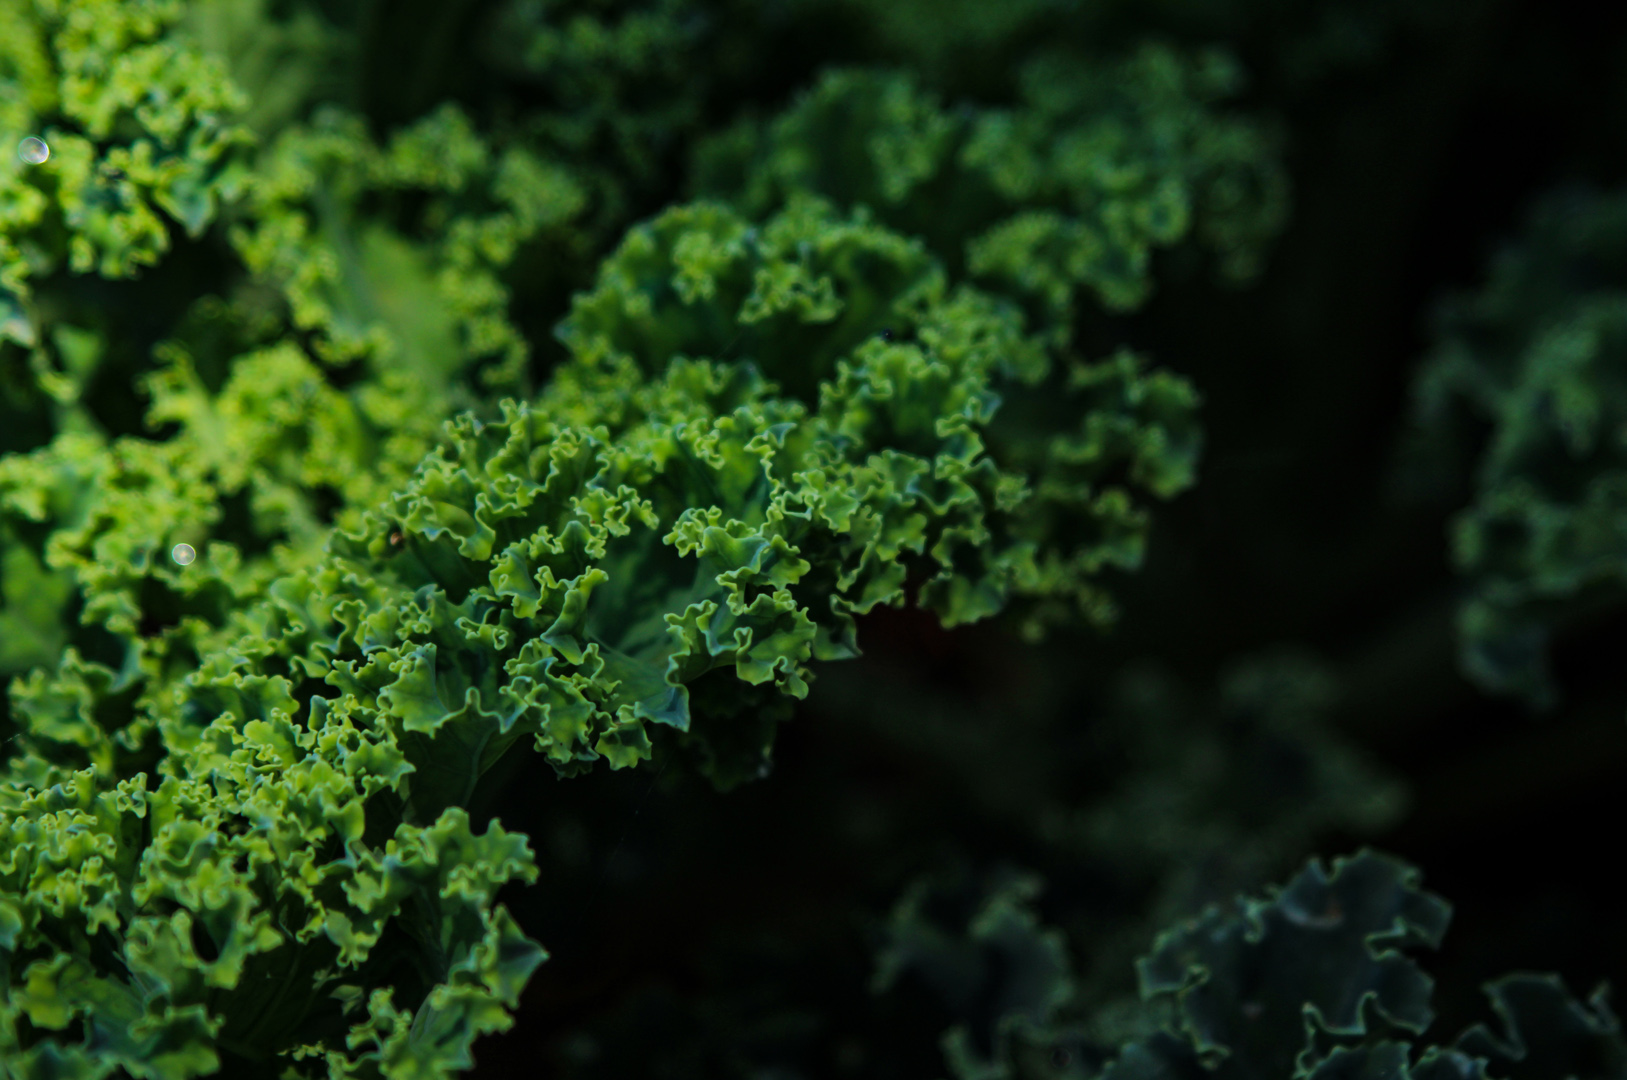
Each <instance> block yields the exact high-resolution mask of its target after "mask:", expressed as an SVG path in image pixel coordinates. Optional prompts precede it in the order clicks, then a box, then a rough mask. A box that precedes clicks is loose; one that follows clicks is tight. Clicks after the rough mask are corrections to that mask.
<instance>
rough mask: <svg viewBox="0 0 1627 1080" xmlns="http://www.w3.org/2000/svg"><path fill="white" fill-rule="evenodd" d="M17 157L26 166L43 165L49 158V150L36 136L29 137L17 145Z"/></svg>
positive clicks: (42, 140)
mask: <svg viewBox="0 0 1627 1080" xmlns="http://www.w3.org/2000/svg"><path fill="white" fill-rule="evenodd" d="M17 156H18V157H19V158H21V159H22V160H23V163H24V164H26V165H43V164H45V160H46V159H47V158H49V157H50V156H51V148H50V147H49V146H46V145H45V140H44V139H42V138H40V137H39V136H38V135H30V136H28V138H26V139H24V140H23V141H22V142H20V143H18V144H17Z"/></svg>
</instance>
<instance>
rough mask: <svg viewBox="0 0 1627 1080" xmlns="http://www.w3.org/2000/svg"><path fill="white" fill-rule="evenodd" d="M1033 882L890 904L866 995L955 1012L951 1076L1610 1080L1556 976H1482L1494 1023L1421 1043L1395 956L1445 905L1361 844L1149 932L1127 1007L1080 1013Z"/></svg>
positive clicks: (1612, 1074) (1621, 1060)
mask: <svg viewBox="0 0 1627 1080" xmlns="http://www.w3.org/2000/svg"><path fill="white" fill-rule="evenodd" d="M1039 891H1040V883H1039V881H1038V880H1037V879H1036V878H1034V877H1032V876H1030V875H1022V874H1013V873H1010V872H1007V873H1004V874H1000V875H997V876H995V877H994V878H991V879H990V880H988V881H986V882H983V883H981V884H977V883H972V882H966V881H960V882H952V881H937V880H926V879H923V880H921V881H919V882H917V883H916V885H915V886H914V887H913V888H912V889H911V890H910V891H909V892H908V893H907V894H906V895H905V897H904V898H903V899H902V900H901V901H900V902H899V904H898V906H897V907H896V908H895V909H894V911H893V915H892V918H891V920H890V922H889V924H888V928H887V931H886V935H885V938H886V940H885V946H884V948H883V950H882V953H881V956H880V963H879V965H878V968H877V971H876V979H875V988H876V989H877V990H881V991H885V990H889V989H891V988H892V987H894V986H896V985H898V984H899V983H900V982H901V981H903V980H912V981H918V982H919V983H921V984H922V985H924V986H925V987H927V988H928V989H929V990H930V991H931V992H932V993H933V994H934V995H936V996H937V998H938V999H939V1000H941V1001H942V1002H943V1003H944V1005H945V1007H946V1008H947V1010H948V1011H949V1012H950V1013H951V1014H953V1015H954V1016H956V1017H957V1018H958V1019H957V1021H956V1023H955V1024H954V1025H953V1026H952V1027H951V1028H950V1029H949V1030H948V1031H946V1032H945V1034H944V1038H943V1049H944V1055H945V1060H946V1061H947V1062H948V1063H949V1065H950V1069H951V1072H952V1073H953V1075H954V1076H955V1077H957V1080H1010V1078H1016V1077H1056V1078H1062V1077H1080V1078H1082V1077H1099V1078H1101V1080H1152V1078H1166V1080H1167V1078H1182V1080H1205V1078H1214V1080H1245V1078H1261V1080H1263V1078H1285V1077H1292V1078H1295V1080H1334V1078H1377V1077H1391V1078H1397V1077H1399V1078H1418V1080H1487V1078H1488V1077H1512V1078H1515V1080H1523V1078H1526V1077H1530V1078H1533V1080H1534V1078H1537V1077H1559V1076H1568V1077H1575V1078H1577V1080H1614V1078H1619V1077H1622V1076H1627V1037H1624V1034H1623V1032H1622V1030H1621V1026H1620V1024H1619V1022H1618V1021H1617V1019H1616V1017H1615V1016H1614V1015H1613V1014H1612V1013H1611V1011H1610V1009H1609V1007H1608V1005H1607V1004H1606V1002H1605V998H1604V992H1603V991H1602V990H1601V991H1599V992H1598V993H1596V994H1594V995H1593V997H1592V998H1591V999H1590V1000H1589V1001H1588V1002H1587V1003H1585V1004H1584V1003H1582V1002H1578V1001H1576V1000H1575V999H1574V998H1573V997H1572V996H1571V995H1570V993H1569V992H1568V991H1567V990H1566V988H1565V986H1564V984H1563V983H1562V982H1561V981H1560V980H1559V979H1558V978H1557V977H1555V976H1551V975H1532V974H1515V975H1509V976H1505V977H1503V978H1500V979H1498V980H1495V981H1493V982H1491V983H1489V984H1487V986H1486V993H1487V995H1488V997H1489V998H1490V1000H1491V1004H1492V1008H1493V1010H1494V1012H1495V1013H1496V1014H1497V1016H1498V1018H1499V1020H1500V1025H1499V1026H1500V1027H1501V1029H1502V1030H1501V1032H1494V1031H1492V1030H1491V1029H1489V1028H1488V1027H1486V1026H1485V1025H1483V1024H1475V1025H1473V1026H1472V1027H1470V1028H1469V1029H1468V1030H1466V1031H1464V1032H1463V1033H1462V1034H1461V1035H1459V1036H1458V1037H1457V1038H1456V1039H1454V1040H1452V1041H1451V1042H1449V1043H1444V1044H1438V1045H1426V1046H1424V1047H1422V1048H1419V1047H1418V1046H1417V1045H1416V1040H1417V1039H1418V1037H1419V1036H1422V1035H1424V1034H1425V1032H1426V1031H1427V1029H1428V1028H1429V1027H1430V1025H1431V1023H1432V1021H1433V1017H1434V1014H1433V1010H1432V1009H1431V1007H1430V998H1431V995H1432V991H1433V982H1432V980H1431V979H1430V978H1429V976H1428V975H1426V974H1425V973H1424V972H1423V970H1422V969H1421V968H1420V967H1419V965H1418V963H1417V961H1416V960H1415V959H1413V957H1411V956H1410V955H1408V954H1407V952H1406V950H1409V949H1416V948H1418V947H1419V946H1428V947H1430V948H1437V947H1439V945H1440V942H1441V938H1442V936H1443V934H1444V933H1445V931H1446V926H1447V922H1448V920H1449V918H1450V915H1451V908H1450V906H1449V905H1448V904H1446V903H1445V902H1444V901H1443V900H1441V899H1440V898H1439V897H1437V896H1435V895H1433V894H1431V893H1428V892H1425V891H1423V890H1421V889H1420V888H1419V887H1418V874H1417V872H1416V871H1414V870H1412V869H1411V868H1409V867H1407V866H1406V865H1404V864H1402V863H1400V862H1398V861H1396V860H1394V859H1392V858H1389V857H1387V856H1383V855H1378V854H1375V853H1372V852H1367V851H1364V852H1362V853H1360V854H1358V855H1355V856H1352V857H1350V858H1346V859H1338V860H1335V861H1334V864H1333V868H1332V870H1331V871H1328V870H1326V869H1324V867H1323V866H1322V865H1321V864H1320V863H1318V862H1316V861H1315V860H1313V861H1312V862H1311V863H1310V864H1309V865H1308V866H1306V867H1305V869H1304V870H1302V871H1301V872H1300V873H1299V874H1298V875H1296V876H1295V877H1294V878H1293V880H1291V881H1290V882H1289V883H1288V884H1287V885H1286V886H1284V887H1281V888H1274V889H1271V890H1268V891H1267V893H1266V894H1265V895H1264V896H1263V897H1259V898H1249V897H1239V898H1238V899H1237V900H1236V901H1235V902H1233V903H1231V904H1228V905H1225V906H1219V905H1217V906H1213V907H1210V908H1209V909H1207V910H1206V911H1205V912H1204V913H1203V914H1202V915H1200V916H1198V917H1197V918H1194V919H1191V920H1188V921H1186V922H1183V923H1181V924H1180V925H1178V926H1176V927H1174V928H1172V929H1170V930H1167V931H1165V932H1164V933H1162V934H1161V935H1159V936H1158V938H1157V940H1156V941H1155V942H1154V943H1153V946H1152V950H1151V952H1150V953H1148V954H1147V955H1146V956H1144V957H1143V958H1142V959H1140V960H1139V961H1137V964H1136V970H1137V973H1138V975H1139V977H1140V1000H1139V1002H1137V1003H1135V1004H1133V1005H1131V1006H1129V1007H1128V1008H1123V1009H1117V1010H1105V1011H1100V1012H1097V1013H1096V1014H1094V1015H1091V1014H1089V1013H1088V1012H1085V1013H1082V1012H1081V1010H1079V1009H1078V1008H1077V1005H1076V1002H1075V1001H1074V986H1073V976H1072V965H1071V959H1070V956H1069V950H1068V943H1067V941H1066V939H1065V937H1064V935H1063V934H1062V933H1061V932H1060V931H1058V930H1056V929H1053V928H1048V927H1046V926H1045V925H1044V924H1043V922H1042V921H1041V919H1040V917H1039V915H1038V914H1037V913H1036V912H1035V911H1034V910H1033V901H1034V899H1035V897H1036V896H1037V895H1038V894H1039Z"/></svg>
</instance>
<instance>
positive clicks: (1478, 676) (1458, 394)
mask: <svg viewBox="0 0 1627 1080" xmlns="http://www.w3.org/2000/svg"><path fill="white" fill-rule="evenodd" d="M1440 338H1441V343H1440V345H1439V346H1438V347H1437V349H1436V351H1435V352H1434V353H1433V354H1432V356H1431V357H1430V358H1429V360H1428V362H1427V364H1426V366H1425V368H1424V372H1423V375H1422V376H1421V377H1420V380H1419V383H1418V386H1417V388H1416V397H1417V412H1418V417H1419V423H1420V424H1421V425H1422V427H1423V428H1424V430H1425V431H1426V432H1427V434H1428V435H1429V437H1431V438H1432V439H1434V440H1435V441H1436V442H1437V443H1440V444H1443V445H1442V446H1441V447H1439V448H1438V449H1437V453H1438V454H1439V455H1440V456H1441V457H1442V458H1443V459H1449V458H1450V457H1451V456H1452V450H1451V448H1452V447H1453V446H1454V444H1457V445H1463V444H1467V445H1475V444H1476V442H1477V439H1478V440H1480V441H1479V442H1478V445H1479V446H1480V447H1481V449H1480V450H1479V451H1478V458H1477V460H1476V462H1475V464H1474V467H1473V491H1474V495H1473V501H1472V502H1471V503H1470V505H1469V506H1468V508H1467V509H1465V510H1464V511H1463V512H1462V513H1460V514H1459V515H1458V517H1457V519H1456V521H1455V522H1454V525H1453V559H1454V561H1455V563H1456V565H1457V567H1458V570H1459V571H1460V572H1461V573H1462V574H1464V575H1465V576H1466V577H1467V578H1468V583H1469V591H1468V595H1467V597H1466V598H1465V600H1464V603H1463V605H1462V607H1461V609H1460V614H1459V625H1460V631H1461V634H1462V662H1463V666H1464V669H1465V670H1466V671H1467V672H1468V674H1469V675H1470V676H1471V677H1472V678H1474V679H1475V680H1476V681H1477V682H1479V683H1480V684H1481V685H1483V686H1485V687H1487V688H1488V689H1494V690H1499V691H1504V692H1512V693H1517V694H1520V695H1522V696H1524V697H1525V698H1526V699H1528V700H1530V701H1532V702H1533V703H1536V704H1539V705H1542V704H1551V703H1552V702H1553V700H1554V690H1553V686H1552V680H1551V675H1550V673H1549V669H1548V660H1547V647H1548V642H1549V640H1550V639H1551V637H1552V636H1553V634H1554V632H1555V631H1556V630H1558V629H1561V628H1562V627H1564V626H1565V625H1566V624H1567V623H1568V622H1569V621H1571V620H1572V619H1574V618H1576V617H1577V616H1578V615H1581V614H1583V613H1585V612H1586V610H1587V609H1588V608H1589V607H1590V606H1595V605H1598V604H1600V603H1604V604H1611V605H1614V604H1619V603H1620V601H1621V599H1622V597H1623V595H1624V588H1627V198H1624V197H1623V196H1622V195H1620V194H1615V195H1602V194H1596V193H1590V192H1583V191H1572V192H1561V193H1559V194H1557V195H1554V196H1551V197H1549V198H1548V199H1546V200H1545V201H1544V202H1542V203H1541V204H1540V205H1539V206H1538V208H1537V211H1536V213H1535V214H1534V216H1533V218H1532V221H1531V223H1530V225H1529V227H1528V229H1527V230H1526V232H1525V234H1524V236H1523V237H1522V238H1521V239H1520V241H1519V243H1518V244H1517V245H1516V246H1513V247H1511V248H1510V249H1508V250H1507V251H1505V252H1504V253H1503V254H1502V256H1501V257H1500V258H1499V259H1498V261H1497V262H1496V263H1495V265H1494V266H1493V268H1492V273H1491V276H1490V280H1489V281H1488V282H1487V284H1486V286H1485V288H1484V289H1483V290H1481V291H1480V292H1478V293H1476V294H1473V295H1471V296H1466V297H1461V298H1458V299H1457V300H1455V301H1454V302H1453V303H1451V304H1450V305H1448V306H1446V307H1445V308H1444V309H1443V310H1442V313H1441V326H1440ZM1466 421H1467V423H1466ZM1471 423H1472V424H1474V425H1477V426H1478V429H1479V430H1473V429H1470V430H1466V429H1468V428H1469V424H1471Z"/></svg>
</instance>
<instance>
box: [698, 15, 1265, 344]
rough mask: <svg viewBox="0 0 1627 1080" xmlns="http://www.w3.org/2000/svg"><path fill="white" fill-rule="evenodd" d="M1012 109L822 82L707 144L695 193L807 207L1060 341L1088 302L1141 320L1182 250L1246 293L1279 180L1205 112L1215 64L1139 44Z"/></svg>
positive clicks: (885, 80)
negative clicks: (964, 283) (921, 255)
mask: <svg viewBox="0 0 1627 1080" xmlns="http://www.w3.org/2000/svg"><path fill="white" fill-rule="evenodd" d="M1019 82H1020V85H1021V99H1020V103H1019V105H1018V107H1016V108H1011V109H995V108H978V107H972V106H966V107H962V108H960V109H951V108H947V107H945V105H944V104H943V103H942V102H941V101H940V100H939V98H938V96H937V95H935V94H933V93H931V92H928V91H926V90H924V89H922V88H920V87H919V86H917V85H916V82H915V80H914V79H913V78H912V77H911V76H910V75H908V74H906V73H898V72H888V71H877V70H866V69H847V70H840V71H835V72H831V73H828V74H827V75H826V76H825V77H824V78H823V79H822V80H821V81H820V82H819V84H818V85H817V86H815V87H814V88H813V89H812V90H811V91H809V92H808V93H807V94H806V95H804V96H803V97H802V98H801V99H800V100H799V101H798V102H797V103H796V105H794V106H793V107H792V108H791V109H790V110H789V111H788V112H786V113H785V114H784V115H783V116H781V117H779V118H778V119H776V120H775V121H773V122H772V123H771V124H768V125H766V126H763V125H755V124H752V123H750V122H747V123H744V124H743V125H741V126H739V127H737V128H736V129H734V130H732V131H731V132H729V133H727V134H726V135H724V136H720V137H718V138H716V139H714V140H712V141H711V142H709V143H706V144H704V145H703V147H702V149H701V150H700V151H699V152H698V156H697V168H696V176H697V189H698V190H699V191H700V192H702V193H704V194H709V195H718V196H722V197H725V198H730V199H733V200H736V201H737V202H738V203H739V204H740V205H741V206H742V207H744V208H746V209H747V210H748V212H752V213H758V212H761V210H762V209H764V208H767V207H770V206H774V205H776V204H778V203H780V202H782V201H783V200H784V199H785V198H787V197H788V196H789V195H790V194H792V193H795V192H813V193H817V194H819V195H822V196H824V197H826V198H830V199H832V200H834V201H836V202H837V203H838V204H839V205H842V206H861V205H862V206H865V207H867V208H869V210H870V211H871V212H872V213H873V214H874V215H875V216H876V218H877V220H878V221H879V222H881V223H882V224H885V225H887V226H889V227H891V228H895V229H898V230H900V231H902V232H905V233H908V234H910V235H916V236H920V237H922V238H923V239H924V240H925V241H926V243H927V244H928V246H929V247H930V249H931V250H932V251H933V252H934V254H936V255H937V256H938V257H939V258H941V259H943V260H945V262H946V263H947V264H948V265H949V266H950V267H951V268H952V269H954V270H955V271H957V272H959V271H960V270H962V269H964V270H965V271H967V272H969V273H970V274H971V275H972V277H973V279H974V280H976V281H979V282H981V283H984V284H986V285H989V286H990V287H995V288H1000V289H1004V290H1009V291H1010V292H1012V293H1013V294H1014V295H1017V296H1019V297H1022V298H1024V299H1025V300H1026V301H1028V302H1030V303H1031V304H1032V305H1033V308H1034V310H1035V311H1036V312H1037V313H1040V314H1041V315H1042V318H1043V319H1044V324H1043V325H1044V328H1045V330H1046V332H1047V334H1048V335H1049V336H1050V337H1051V339H1052V340H1054V341H1056V342H1059V343H1060V342H1065V341H1066V340H1067V339H1068V337H1069V335H1070V333H1071V327H1070V325H1069V324H1070V320H1071V317H1072V312H1073V299H1074V295H1075V293H1076V292H1077V291H1078V290H1079V289H1080V288H1087V289H1089V290H1090V291H1091V292H1092V293H1093V294H1094V295H1095V297H1096V299H1097V300H1098V301H1099V302H1100V303H1101V304H1102V305H1103V306H1104V307H1105V308H1107V309H1108V310H1110V311H1124V310H1129V309H1133V308H1136V307H1139V306H1140V305H1141V304H1142V303H1143V302H1144V301H1145V300H1146V298H1147V297H1148V295H1149V294H1150V291H1151V288H1152V277H1151V256H1152V253H1153V252H1154V251H1155V250H1157V249H1159V248H1166V247H1170V246H1171V245H1174V244H1176V243H1177V242H1180V241H1182V240H1186V239H1188V238H1192V237H1196V238H1197V239H1198V240H1200V241H1201V242H1202V243H1203V244H1204V245H1205V246H1207V247H1209V248H1211V249H1212V250H1213V251H1214V252H1216V254H1217V255H1219V257H1220V260H1221V262H1220V265H1221V268H1222V269H1223V271H1224V272H1225V273H1226V274H1228V275H1230V276H1232V277H1238V278H1246V277H1248V276H1249V275H1251V274H1253V273H1254V272H1255V270H1256V269H1257V267H1258V265H1259V261H1260V257H1261V253H1262V250H1263V246H1264V244H1265V242H1266V241H1268V240H1269V239H1270V238H1271V237H1272V236H1273V235H1274V234H1275V233H1276V232H1277V231H1278V230H1279V229H1280V227H1281V224H1282V221H1283V217H1284V212H1285V206H1286V201H1285V200H1286V180H1285V177H1284V174H1283V172H1282V171H1281V168H1280V166H1279V165H1278V164H1277V162H1276V161H1275V158H1274V156H1273V152H1272V149H1271V144H1270V141H1269V139H1268V138H1267V136H1266V135H1265V133H1264V132H1263V131H1262V130H1261V129H1260V128H1259V127H1258V126H1257V125H1255V124H1254V123H1253V122H1251V121H1248V120H1244V119H1241V118H1238V117H1235V116H1231V115H1228V114H1225V113H1222V112H1220V111H1218V110H1217V109H1216V108H1215V107H1214V102H1215V101H1216V100H1218V99H1220V98H1222V97H1224V96H1226V95H1228V94H1229V93H1230V92H1231V91H1232V90H1233V88H1234V86H1235V84H1236V82H1237V73H1236V70H1235V66H1234V65H1233V64H1231V63H1230V62H1229V61H1227V60H1226V59H1225V58H1224V57H1223V56H1221V55H1219V54H1212V55H1202V56H1195V57H1187V56H1185V55H1182V54H1181V53H1178V52H1176V51H1173V50H1171V49H1168V48H1164V47H1155V46H1147V47H1144V48H1143V49H1141V50H1140V51H1139V52H1137V53H1135V54H1133V55H1131V56H1130V57H1128V58H1126V59H1123V60H1120V61H1117V62H1114V63H1095V64H1091V63H1081V62H1079V60H1078V58H1076V57H1069V56H1065V55H1062V54H1057V55H1041V56H1038V57H1036V58H1034V59H1033V60H1031V61H1029V62H1028V63H1027V64H1026V65H1025V66H1024V68H1023V70H1022V72H1021V78H1020V80H1019Z"/></svg>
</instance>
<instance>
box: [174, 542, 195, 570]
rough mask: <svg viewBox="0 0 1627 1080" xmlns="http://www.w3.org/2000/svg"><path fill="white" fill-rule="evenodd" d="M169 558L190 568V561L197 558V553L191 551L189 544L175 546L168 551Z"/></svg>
mask: <svg viewBox="0 0 1627 1080" xmlns="http://www.w3.org/2000/svg"><path fill="white" fill-rule="evenodd" d="M169 556H170V558H172V559H174V560H175V561H176V562H178V563H180V564H181V565H182V566H190V565H191V564H192V560H193V559H196V558H197V557H198V553H197V552H196V551H193V550H192V545H191V544H176V545H175V546H174V547H173V548H171V549H170V553H169Z"/></svg>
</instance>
